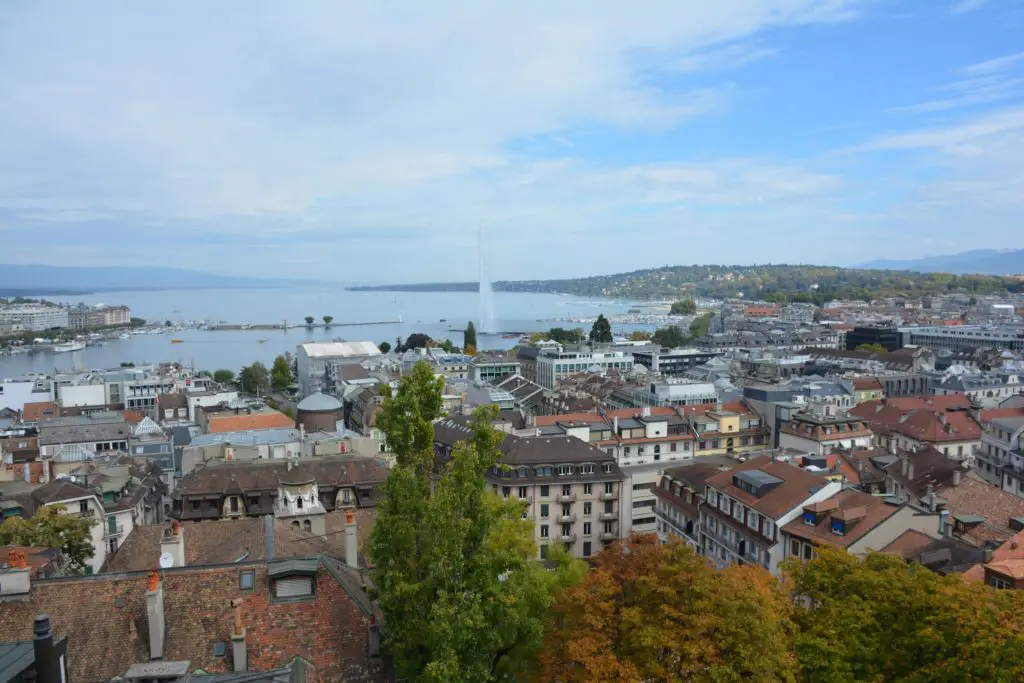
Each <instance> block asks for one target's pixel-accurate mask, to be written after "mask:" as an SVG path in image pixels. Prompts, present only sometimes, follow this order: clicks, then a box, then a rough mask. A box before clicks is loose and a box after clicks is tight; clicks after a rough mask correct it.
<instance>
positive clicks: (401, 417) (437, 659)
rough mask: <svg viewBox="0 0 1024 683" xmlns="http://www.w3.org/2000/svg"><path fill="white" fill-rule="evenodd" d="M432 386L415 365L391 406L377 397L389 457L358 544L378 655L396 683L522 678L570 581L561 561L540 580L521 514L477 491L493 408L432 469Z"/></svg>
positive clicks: (494, 449)
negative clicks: (373, 603)
mask: <svg viewBox="0 0 1024 683" xmlns="http://www.w3.org/2000/svg"><path fill="white" fill-rule="evenodd" d="M443 384H444V380H443V379H442V378H435V377H434V373H433V371H432V370H431V369H430V368H429V366H427V365H426V363H418V364H417V365H416V366H415V367H414V368H413V371H412V373H411V374H410V375H407V376H405V377H403V378H402V380H401V384H400V385H399V388H398V391H397V392H396V393H395V394H394V395H392V394H391V391H390V389H388V388H387V387H385V388H383V390H382V394H381V395H382V397H383V407H382V411H381V413H380V416H379V417H378V420H377V427H378V428H380V429H381V430H383V432H384V433H385V435H386V437H387V443H388V445H389V447H390V449H391V451H392V452H394V453H395V456H396V462H395V465H394V467H393V468H392V470H391V472H390V474H389V475H388V478H387V480H386V481H385V482H384V484H383V486H382V487H381V495H380V497H379V499H378V503H377V521H376V523H375V524H374V528H373V532H372V534H371V536H370V541H369V545H370V555H371V557H372V558H373V564H374V567H373V569H372V570H371V577H372V580H373V585H374V590H375V594H376V596H377V598H378V600H379V603H380V607H381V610H382V611H383V613H384V626H383V628H384V646H385V648H386V650H387V651H388V653H389V654H391V656H392V657H393V658H394V662H395V667H396V669H397V674H398V678H400V679H406V680H410V681H430V682H435V681H436V682H441V681H499V680H510V679H511V678H512V676H514V675H515V674H516V673H518V672H520V671H528V670H530V660H531V658H532V656H533V655H534V653H535V652H536V649H537V647H538V646H539V644H540V642H541V640H542V638H543V632H544V630H543V624H544V618H545V614H546V612H547V611H548V609H549V607H550V605H551V602H552V599H553V598H552V593H553V591H554V590H555V589H556V588H558V587H560V586H562V585H565V583H567V582H569V581H570V580H572V579H573V578H578V577H579V576H580V574H581V571H580V569H579V565H578V564H577V563H574V562H571V561H568V560H567V558H565V557H564V556H561V557H560V558H559V559H560V562H561V564H560V565H559V571H556V572H553V573H552V572H547V571H546V570H544V569H543V568H542V566H541V565H540V564H539V563H537V562H536V561H535V560H534V558H535V556H536V552H537V549H536V546H535V545H534V542H533V531H532V526H531V523H530V522H528V521H527V520H524V519H522V511H523V508H522V504H521V503H519V502H518V501H515V500H511V501H506V500H503V499H501V498H499V497H498V496H496V495H494V494H493V493H491V492H489V491H488V490H487V487H486V480H485V476H484V475H485V472H487V471H488V470H491V469H493V468H494V467H495V466H496V465H498V463H499V459H500V452H499V451H498V444H499V443H500V442H501V439H502V437H503V435H501V434H498V433H497V432H496V431H495V430H494V428H493V427H492V426H491V421H492V419H494V417H496V412H497V411H496V409H495V408H494V407H493V406H486V407H481V408H478V409H477V411H476V412H475V413H474V415H473V419H472V422H471V424H470V431H469V434H468V435H467V438H466V440H465V441H462V442H460V443H459V444H457V445H456V447H455V449H454V451H453V452H452V457H451V459H450V461H448V462H447V463H445V464H444V465H443V466H441V468H440V469H439V470H435V461H434V427H433V423H432V420H433V419H434V418H436V417H438V416H440V415H441V411H442V406H443V403H442V399H441V389H442V386H443Z"/></svg>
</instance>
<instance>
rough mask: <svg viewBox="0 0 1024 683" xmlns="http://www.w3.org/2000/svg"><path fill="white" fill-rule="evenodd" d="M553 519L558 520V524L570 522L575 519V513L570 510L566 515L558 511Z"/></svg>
mask: <svg viewBox="0 0 1024 683" xmlns="http://www.w3.org/2000/svg"><path fill="white" fill-rule="evenodd" d="M555 521H556V522H558V523H559V524H562V523H565V524H572V523H573V522H575V521H576V513H575V512H570V513H569V514H567V515H563V514H561V513H559V514H557V515H555Z"/></svg>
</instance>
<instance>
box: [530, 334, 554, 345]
mask: <svg viewBox="0 0 1024 683" xmlns="http://www.w3.org/2000/svg"><path fill="white" fill-rule="evenodd" d="M550 338H551V337H549V336H548V334H547V332H534V333H533V334H531V335H530V342H532V343H534V344H536V343H537V342H541V341H547V340H548V339H550Z"/></svg>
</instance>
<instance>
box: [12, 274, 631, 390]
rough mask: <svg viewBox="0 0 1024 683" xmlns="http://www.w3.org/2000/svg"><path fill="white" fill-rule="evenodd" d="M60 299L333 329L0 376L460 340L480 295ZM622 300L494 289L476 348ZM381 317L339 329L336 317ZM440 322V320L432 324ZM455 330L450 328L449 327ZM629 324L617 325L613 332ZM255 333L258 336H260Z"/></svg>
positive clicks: (174, 316)
mask: <svg viewBox="0 0 1024 683" xmlns="http://www.w3.org/2000/svg"><path fill="white" fill-rule="evenodd" d="M55 300H57V301H62V302H66V303H79V302H84V303H88V304H98V303H105V304H109V305H117V304H124V305H127V306H129V307H130V308H131V309H132V314H133V315H135V316H138V317H141V318H145V319H147V320H150V321H158V320H172V321H188V320H223V321H225V322H229V323H240V324H244V323H249V324H275V323H282V322H284V321H287V322H288V324H294V323H301V322H302V321H303V318H305V317H306V316H307V315H312V316H314V317H315V318H316V320H317V322H322V321H321V318H322V317H323V316H324V315H332V316H334V326H333V327H332V328H331V329H329V330H325V329H324V328H323V327H319V328H312V329H307V328H305V327H303V328H300V329H292V330H287V331H283V330H244V331H225V332H214V331H204V330H186V331H183V332H178V333H175V334H174V335H173V336H174V337H175V338H178V339H181V340H183V343H181V344H172V343H171V336H172V335H162V334H161V335H138V336H134V335H133V336H131V337H129V338H128V339H123V340H113V341H110V342H107V343H106V344H105V345H103V346H94V347H88V348H86V349H84V350H82V351H76V352H73V353H64V354H54V353H51V352H48V351H40V352H33V353H25V354H18V355H14V356H0V378H2V377H17V376H20V375H24V374H27V373H29V372H44V373H48V372H53V371H54V370H55V369H56V370H70V369H91V368H110V367H117V366H118V365H120V364H121V363H122V362H134V363H136V364H140V363H158V362H169V361H175V362H181V363H185V364H186V365H194V366H195V367H196V368H198V369H202V370H211V371H212V370H216V369H218V368H228V369H230V370H237V369H238V368H240V367H241V366H242V365H245V364H248V363H251V362H253V361H257V360H258V361H262V362H263V363H266V364H268V365H269V364H270V363H271V362H272V361H273V359H274V357H275V356H277V355H278V354H281V353H284V352H285V351H291V352H292V353H294V352H295V347H296V345H298V344H301V343H303V342H307V341H330V340H332V339H335V338H339V337H340V338H342V339H346V340H350V341H364V340H369V341H374V342H378V343H379V342H382V341H387V342H389V343H391V344H392V345H393V344H394V343H395V338H396V337H402V338H403V339H404V338H405V337H407V336H409V335H410V334H412V333H414V332H423V333H426V334H428V335H430V336H431V337H433V338H434V339H446V338H448V339H451V340H452V341H453V342H455V343H456V344H457V345H459V346H461V345H462V332H461V330H462V329H463V328H464V327H465V326H466V323H467V322H468V321H470V320H473V321H474V322H475V323H477V324H479V322H478V317H479V315H480V314H479V309H480V306H479V297H478V295H477V294H476V293H475V292H350V291H345V290H343V289H338V288H324V289H291V288H289V289H230V290H168V291H157V292H104V293H103V294H94V295H89V296H81V297H56V298H55ZM631 305H632V304H631V303H630V302H628V301H612V300H600V301H598V300H594V299H581V298H576V297H571V296H564V295H557V294H520V293H511V292H498V293H495V294H494V295H493V318H494V328H495V334H481V335H478V346H479V347H480V348H481V349H500V348H509V347H510V346H512V345H514V344H515V343H516V340H515V339H503V338H502V337H501V334H502V333H515V332H535V331H538V330H547V329H550V328H551V327H585V328H588V329H589V325H582V324H569V323H558V322H551V320H552V319H559V320H563V319H566V318H580V317H588V316H590V317H592V316H596V315H597V314H598V313H604V314H606V315H609V314H616V313H625V312H626V311H627V310H628V309H629V308H630V307H631ZM397 320H401V321H402V322H401V323H398V322H385V323H384V324H372V325H359V326H345V325H344V323H368V322H369V323H376V322H382V321H397ZM442 320H444V321H446V322H441V321H442ZM450 328H451V329H457V330H459V331H450ZM631 329H636V326H629V327H618V326H617V327H616V328H615V331H616V333H619V332H628V331H629V330H631ZM261 340H264V341H262V342H261Z"/></svg>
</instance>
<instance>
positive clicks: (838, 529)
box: [832, 518, 846, 536]
mask: <svg viewBox="0 0 1024 683" xmlns="http://www.w3.org/2000/svg"><path fill="white" fill-rule="evenodd" d="M832 533H834V534H835V535H836V536H842V535H843V534H845V533H846V522H844V521H843V520H841V519H835V518H833V519H832Z"/></svg>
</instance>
